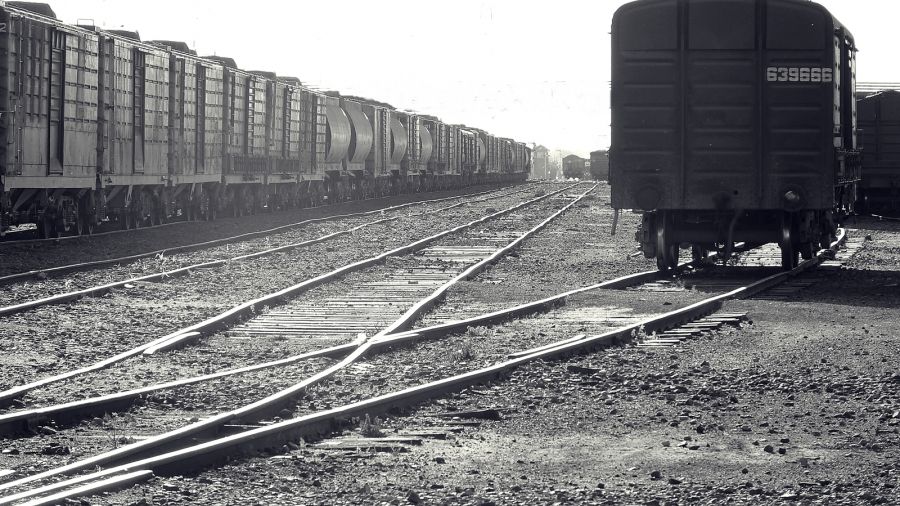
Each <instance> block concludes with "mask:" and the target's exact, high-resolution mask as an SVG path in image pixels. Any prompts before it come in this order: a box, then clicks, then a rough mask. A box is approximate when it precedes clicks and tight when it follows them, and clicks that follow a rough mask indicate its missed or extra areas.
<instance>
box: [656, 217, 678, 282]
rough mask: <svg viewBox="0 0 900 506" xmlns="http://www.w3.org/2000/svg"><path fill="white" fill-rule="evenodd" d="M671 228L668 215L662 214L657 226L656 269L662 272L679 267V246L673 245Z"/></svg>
mask: <svg viewBox="0 0 900 506" xmlns="http://www.w3.org/2000/svg"><path fill="white" fill-rule="evenodd" d="M670 228H671V227H670V226H669V220H667V219H666V215H665V214H663V213H660V214H659V217H658V221H657V224H656V267H657V268H659V270H661V271H668V270H672V269H674V268H675V267H678V244H677V243H672V240H671V238H670V237H669V235H670V233H671V230H670Z"/></svg>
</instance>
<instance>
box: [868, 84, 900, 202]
mask: <svg viewBox="0 0 900 506" xmlns="http://www.w3.org/2000/svg"><path fill="white" fill-rule="evenodd" d="M858 106H859V112H858V114H859V127H860V129H861V130H862V132H863V134H862V146H863V151H862V165H863V174H862V182H861V186H862V187H863V188H896V189H898V190H900V92H898V91H885V92H882V93H878V94H876V95H871V96H869V97H866V98H864V99H862V100H860V101H859V102H858Z"/></svg>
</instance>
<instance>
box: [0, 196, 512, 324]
mask: <svg viewBox="0 0 900 506" xmlns="http://www.w3.org/2000/svg"><path fill="white" fill-rule="evenodd" d="M523 191H526V190H522V189H517V190H515V191H513V192H502V193H493V192H492V193H490V194H489V195H486V196H480V197H477V198H468V199H465V200H463V201H462V202H458V203H456V204H452V205H446V204H445V202H444V199H440V200H437V201H428V202H421V203H417V204H421V208H417V209H416V211H417V212H416V213H415V214H410V213H407V214H404V212H405V211H406V210H407V208H408V207H410V206H411V205H412V204H405V205H400V206H394V207H391V208H386V209H382V210H378V211H371V212H365V213H360V214H358V215H343V216H339V217H331V218H329V219H327V220H305V221H303V222H300V223H299V224H293V225H290V226H283V227H278V228H276V229H271V230H267V231H262V232H254V233H252V234H243V235H240V236H235V237H230V238H226V239H222V240H216V241H212V242H211V243H210V242H206V243H199V244H193V245H190V246H186V247H181V248H174V249H172V250H160V251H158V252H155V253H152V254H142V255H139V257H138V258H136V257H134V256H132V257H126V258H119V259H110V260H103V261H100V262H88V263H83V264H74V265H69V266H61V267H58V268H53V269H48V270H46V271H32V272H28V273H22V274H20V275H13V276H7V277H6V278H0V283H2V282H3V280H4V279H5V280H6V281H7V282H10V283H11V282H14V281H15V280H22V279H25V278H30V277H35V276H37V275H38V274H44V276H42V278H43V280H41V281H32V282H31V283H29V284H27V285H25V286H19V287H17V288H16V289H10V290H8V291H7V294H0V316H8V315H11V314H17V313H21V312H25V311H29V310H32V309H35V308H38V307H41V306H45V305H50V304H60V303H66V302H71V301H74V300H77V299H79V298H82V297H87V296H93V297H96V296H98V295H102V294H104V293H107V292H108V291H110V290H112V289H115V288H121V287H124V286H125V285H128V284H134V283H141V282H161V281H165V280H167V279H171V278H174V277H177V276H185V275H188V274H190V273H192V272H196V271H199V270H202V269H214V268H217V267H222V266H224V265H226V264H228V263H234V262H246V261H249V260H253V259H257V258H261V257H265V256H270V255H274V254H277V253H281V252H285V251H287V250H293V249H298V248H304V247H307V246H310V245H313V244H318V243H322V242H326V241H329V240H332V239H335V238H340V237H343V236H347V235H350V234H353V233H356V232H359V231H361V230H363V229H365V228H367V227H372V226H374V225H380V224H386V223H389V222H392V221H396V220H401V219H418V218H421V217H422V216H431V215H434V214H438V213H442V212H446V211H450V210H453V209H456V208H459V207H461V206H465V205H471V204H475V203H479V202H485V201H488V200H493V199H497V198H501V197H508V196H510V195H516V194H519V193H521V192H523ZM447 200H460V199H458V198H452V199H447ZM373 216H374V218H373ZM339 219H340V221H338V222H335V223H328V224H321V222H322V221H328V222H331V221H333V220H335V221H336V220H339ZM304 225H311V226H310V227H304V228H303V230H301V231H297V230H295V229H296V228H297V227H303V226H304ZM273 236H274V237H273ZM235 243H238V244H235ZM198 250H199V251H198ZM151 256H152V257H153V258H154V260H151V261H148V262H141V261H140V260H142V259H146V258H149V257H151ZM110 266H115V267H110ZM85 269H96V270H94V271H92V272H88V273H84V272H82V271H83V270H85ZM148 271H149V272H148ZM63 273H69V274H71V273H78V275H77V276H76V277H74V278H73V277H63V278H61V279H47V276H48V275H50V274H53V275H60V274H63ZM116 278H119V279H117V280H116ZM73 284H75V285H80V286H85V287H84V288H80V289H78V290H71V291H70V287H71V286H72V285H73ZM47 293H51V294H52V295H49V296H47V295H46V294H47ZM4 295H5V296H4ZM23 296H24V297H28V296H31V297H35V298H33V299H32V300H26V301H24V302H22V301H20V300H21V298H23Z"/></svg>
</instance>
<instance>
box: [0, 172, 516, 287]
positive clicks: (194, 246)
mask: <svg viewBox="0 0 900 506" xmlns="http://www.w3.org/2000/svg"><path fill="white" fill-rule="evenodd" d="M532 187H533V185H526V186H524V187H516V188H512V189H507V188H502V189H497V190H490V191H484V192H478V193H471V194H466V195H461V196H451V197H444V198H438V199H429V200H422V201H414V202H406V203H402V204H397V205H393V206H388V207H383V208H379V209H374V210H371V211H361V212H356V213H344V214H334V215H328V216H324V217H319V218H309V219H304V220H301V221H299V222H293V223H288V224H285V225H280V226H277V227H273V228H268V229H264V230H257V231H253V232H246V233H242V234H237V235H233V236H229V237H222V238H218V239H213V240H209V241H201V242H195V243H191V244H183V245H178V246H172V247H168V248H162V249H154V250H151V251H144V252H141V253H137V254H133V255H126V256H120V257H115V258H104V259H101V260H92V261H86V262H78V263H72V264H66V265H58V266H54V267H46V266H42V268H40V269H33V270H28V271H23V272H16V273H11V274H7V275H3V276H0V286H4V285H9V284H13V283H18V282H23V281H29V280H31V281H39V280H43V279H47V278H50V277H55V276H60V275H63V274H70V273H75V272H81V271H85V270H90V269H95V268H100V267H107V266H114V265H120V264H127V263H131V262H135V261H139V260H144V259H154V258H158V257H170V258H171V257H173V256H174V255H176V254H179V253H181V254H183V253H190V252H194V251H198V250H209V249H213V248H215V247H217V246H228V247H229V250H230V249H231V248H230V247H234V248H235V249H238V247H239V246H238V245H239V244H240V243H252V240H253V239H260V238H262V239H264V240H267V238H272V237H273V236H278V235H281V234H286V233H288V232H292V231H295V230H296V229H299V228H304V227H310V226H313V225H320V226H321V225H325V224H331V223H333V222H341V221H350V220H352V219H356V218H361V219H362V220H365V219H367V218H369V217H371V216H376V215H383V214H385V213H394V212H400V211H403V210H412V209H411V208H414V207H417V206H423V207H428V206H430V205H435V204H441V203H445V202H448V201H452V200H463V201H470V202H471V201H477V200H479V199H485V198H489V196H490V195H497V196H499V195H504V194H507V193H512V194H515V193H521V192H525V191H528V190H529V189H530V188H532ZM123 232H124V231H123ZM90 237H96V236H90ZM4 244H5V243H0V248H2V246H3V245H4ZM268 247H269V248H271V245H268ZM252 248H253V246H252V244H251V245H250V247H245V248H243V249H246V250H247V251H245V252H250V251H252ZM257 249H266V248H259V247H258V246H257ZM232 254H233V253H232Z"/></svg>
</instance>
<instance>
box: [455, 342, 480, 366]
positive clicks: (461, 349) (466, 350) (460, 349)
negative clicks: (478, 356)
mask: <svg viewBox="0 0 900 506" xmlns="http://www.w3.org/2000/svg"><path fill="white" fill-rule="evenodd" d="M474 356H475V353H474V351H473V349H472V342H471V341H469V340H468V339H467V340H465V341H463V342H461V343H459V345H458V346H456V347H455V348H454V349H453V351H452V352H451V353H450V358H451V359H452V360H453V361H454V362H468V361H469V360H471V359H472V358H473V357H474Z"/></svg>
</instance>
